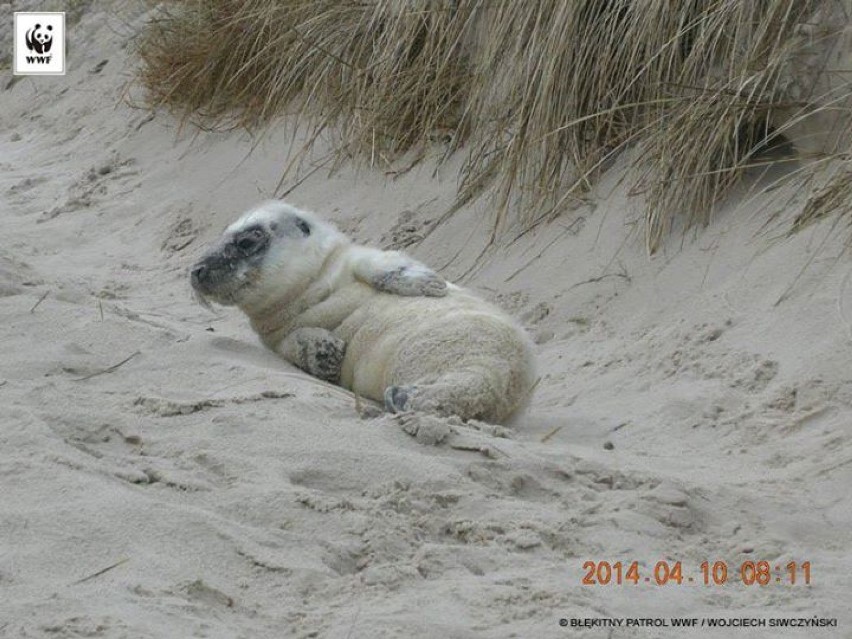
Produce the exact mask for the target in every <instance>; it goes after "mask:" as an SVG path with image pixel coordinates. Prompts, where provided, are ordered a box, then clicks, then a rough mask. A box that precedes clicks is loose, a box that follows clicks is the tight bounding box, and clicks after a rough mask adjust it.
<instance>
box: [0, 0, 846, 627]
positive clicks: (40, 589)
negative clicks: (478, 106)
mask: <svg viewBox="0 0 852 639" xmlns="http://www.w3.org/2000/svg"><path fill="white" fill-rule="evenodd" d="M4 15H5V14H4ZM144 19H145V14H144V11H143V10H142V9H141V8H135V5H132V4H131V3H127V4H125V5H122V10H121V11H120V12H116V11H115V7H112V6H110V7H108V8H101V7H100V6H99V5H98V4H97V3H94V4H93V5H92V6H91V7H90V8H89V10H88V11H86V12H85V13H83V15H82V17H81V19H80V21H79V22H73V23H70V24H69V38H72V37H73V40H72V44H73V45H74V46H69V55H68V74H67V75H66V76H64V77H51V78H34V77H21V78H13V77H12V76H11V73H10V72H9V71H8V70H4V71H2V72H0V211H1V212H2V220H3V223H4V228H3V233H2V239H0V316H2V320H0V384H2V386H0V404H2V412H0V540H2V542H0V592H2V597H0V636H3V637H10V638H12V637H14V638H18V637H42V636H50V637H81V636H86V637H110V638H111V637H116V638H118V637H134V638H135V637H191V636H197V637H216V638H219V637H221V638H232V637H246V638H249V637H251V638H257V637H339V638H341V639H342V638H346V637H352V638H355V637H365V638H366V637H370V638H374V637H453V638H462V637H494V638H503V637H524V638H527V637H536V638H538V637H561V636H572V637H634V636H637V637H639V636H647V637H673V636H684V635H685V634H686V632H684V631H677V630H673V629H671V628H669V629H660V628H657V629H654V628H651V629H644V630H633V631H626V630H614V631H612V633H611V634H607V633H608V632H609V631H608V630H603V629H579V630H578V629H573V630H571V629H566V628H562V627H560V626H559V623H558V620H559V619H560V618H599V617H657V616H659V617H674V616H684V617H689V616H694V617H699V616H716V617H725V618H727V617H748V616H762V617H797V616H801V617H808V618H810V617H812V616H814V615H817V616H821V617H834V618H838V619H839V628H835V629H825V630H821V631H820V633H821V634H819V636H824V637H849V636H852V634H850V633H852V626H850V623H852V617H850V616H849V612H848V602H849V600H850V597H851V596H852V578H850V574H852V553H850V550H852V498H850V487H852V435H850V428H849V423H850V417H852V384H851V383H850V382H852V379H851V378H850V375H852V373H850V366H849V361H850V354H851V353H850V344H851V343H852V342H850V340H852V288H850V285H849V275H848V274H849V264H848V256H847V255H845V254H844V252H843V251H844V248H845V247H844V242H845V237H843V235H842V234H841V233H839V232H838V230H837V229H835V228H834V227H833V226H832V223H833V222H832V220H828V221H826V222H824V223H822V224H817V225H815V226H814V227H812V228H811V229H809V230H806V231H804V232H802V233H799V234H798V235H796V236H794V237H792V238H785V237H782V238H781V239H774V240H772V239H771V238H770V237H769V236H767V235H766V234H760V233H759V231H760V230H761V229H762V228H763V226H764V224H765V222H766V220H767V219H768V217H769V215H770V214H771V213H779V214H780V215H781V216H782V217H783V216H789V215H792V214H793V212H794V211H793V210H792V209H790V207H789V206H787V207H786V210H785V208H784V204H782V203H785V202H786V201H787V200H789V199H790V198H793V202H794V203H795V202H796V201H797V200H796V199H795V198H796V197H797V195H796V194H795V193H792V192H790V191H788V190H785V189H784V188H781V189H777V190H775V191H773V192H772V193H770V194H767V195H765V196H762V197H761V198H746V197H742V198H737V197H736V196H735V197H734V198H732V200H731V201H732V204H731V205H729V206H727V207H726V208H725V209H724V210H722V211H720V213H719V215H718V217H717V219H716V221H715V222H714V223H713V224H712V225H711V226H710V227H709V228H707V229H704V230H701V231H700V232H697V233H694V234H688V235H687V236H685V238H684V240H683V241H682V242H680V241H678V240H677V239H675V240H674V241H671V242H669V244H668V246H667V247H666V248H665V249H664V250H663V251H662V254H660V255H658V256H655V257H654V258H653V259H649V258H648V257H647V256H646V254H645V251H644V247H643V244H642V241H641V237H639V231H638V230H637V229H638V223H637V220H638V217H639V216H640V215H641V210H640V203H639V202H638V201H637V200H635V199H628V197H627V194H626V193H625V188H626V187H625V186H624V185H623V184H622V183H621V182H620V180H619V178H620V177H621V175H623V171H624V167H623V166H622V165H621V164H617V165H616V166H614V167H612V168H611V169H610V170H609V172H608V173H607V175H606V176H605V177H604V179H603V181H602V182H601V183H600V184H599V185H598V186H597V187H596V191H595V192H594V193H593V194H592V196H593V197H592V198H590V205H589V206H588V207H586V208H584V209H581V210H580V211H579V212H578V216H577V217H575V218H573V220H574V221H573V222H572V220H568V219H560V220H556V221H554V222H552V223H550V224H547V225H542V226H540V227H539V228H537V229H536V230H535V231H534V232H532V233H529V234H527V235H524V236H523V237H522V238H520V239H519V240H517V241H515V242H512V243H509V242H506V245H505V246H504V247H502V248H499V249H492V250H490V251H489V252H488V253H486V255H485V257H484V258H482V259H480V260H478V261H477V260H476V258H477V256H478V255H479V253H480V249H481V248H482V247H484V245H485V243H486V242H487V239H488V234H487V232H486V229H487V226H488V217H487V212H488V210H487V209H488V206H489V203H488V201H487V199H485V200H482V201H480V202H477V203H474V204H471V205H469V206H467V207H466V208H464V209H462V210H461V211H459V212H458V213H457V214H456V215H455V216H453V217H452V218H451V219H450V220H449V221H447V222H445V223H443V224H441V225H439V226H437V227H435V226H434V224H433V222H434V221H435V220H436V219H437V218H438V217H439V216H440V215H441V214H442V213H443V212H444V211H445V210H447V208H448V207H449V205H450V204H451V202H452V200H453V197H454V193H455V190H454V189H455V174H454V167H456V165H455V164H454V160H451V161H450V162H449V163H448V164H445V165H442V167H441V168H440V169H439V170H438V171H437V175H433V171H434V170H435V167H434V165H431V164H430V163H425V164H423V165H421V166H419V167H417V168H415V169H414V170H412V171H411V172H409V173H407V174H405V175H402V176H400V177H399V178H397V179H390V178H388V177H387V176H385V175H383V174H382V173H381V172H379V171H371V170H369V169H363V168H362V169H356V168H344V169H342V170H340V171H338V172H336V173H334V174H331V175H330V174H329V172H328V171H325V170H319V171H316V172H315V173H313V174H312V175H310V176H307V171H308V168H309V167H308V168H306V169H305V170H304V171H302V173H301V174H300V176H298V179H301V178H302V177H304V178H305V179H304V181H302V182H301V183H300V184H299V185H298V186H297V187H296V188H295V189H294V190H293V191H292V193H290V195H288V198H289V199H290V200H291V201H293V202H294V203H295V204H297V205H299V206H303V207H305V208H309V209H314V210H316V211H319V212H321V213H323V214H325V215H326V216H328V217H330V218H331V219H334V220H335V221H336V222H337V223H338V224H339V225H340V227H341V228H342V229H344V230H345V231H346V232H347V233H349V234H350V235H351V236H352V237H354V238H355V239H356V240H358V241H360V242H364V243H367V244H371V245H375V246H384V247H390V246H394V247H400V246H403V247H407V250H409V251H411V252H412V254H413V255H415V256H416V257H417V258H418V259H420V260H422V261H424V262H426V263H428V264H430V265H432V266H434V267H436V268H439V269H440V270H441V272H442V273H443V274H444V275H445V276H446V277H447V278H448V279H451V280H456V281H460V282H462V283H464V284H465V285H466V286H470V287H472V288H474V289H476V290H478V291H480V292H481V293H482V294H483V295H485V296H487V297H489V298H490V299H492V300H494V301H496V302H497V303H498V304H500V305H501V306H503V307H504V308H506V309H507V310H508V311H509V312H511V313H513V314H514V315H515V316H517V317H518V318H520V319H521V321H522V322H524V323H525V324H526V326H527V327H528V329H529V330H530V332H531V334H532V335H533V336H534V338H535V339H536V342H537V344H538V356H539V358H540V368H541V373H542V379H541V382H540V383H539V385H538V388H537V391H536V395H535V397H534V400H533V402H532V406H531V408H530V411H529V413H528V415H526V416H525V417H524V418H523V419H522V420H520V422H519V423H518V424H517V425H516V426H515V427H514V428H512V429H508V430H507V429H495V428H487V427H485V426H477V425H476V424H472V425H464V424H461V423H458V422H452V421H451V422H450V423H449V426H450V430H451V433H450V436H449V438H448V439H447V440H446V441H445V442H444V443H443V444H441V445H438V446H424V445H422V444H420V443H418V441H417V440H416V439H414V438H412V437H410V436H409V435H407V434H406V433H405V432H403V431H402V430H401V429H400V428H399V426H398V424H397V423H396V422H395V421H394V420H393V419H392V418H390V417H381V418H377V419H361V418H360V417H359V415H358V414H357V412H356V409H355V402H354V400H353V398H352V397H351V395H350V394H349V393H347V392H345V391H343V390H341V389H337V388H334V387H331V386H328V385H326V384H324V383H320V382H318V381H316V380H313V379H310V378H308V377H306V376H305V375H303V374H302V373H300V372H299V371H297V370H296V369H294V368H292V367H291V366H289V365H288V364H286V363H285V362H283V361H281V360H280V359H278V358H277V357H275V356H274V355H273V354H271V353H269V352H267V351H266V350H264V348H263V347H262V346H261V345H260V344H259V342H258V341H257V340H256V338H255V336H254V334H253V333H252V332H251V330H250V329H249V327H248V326H247V324H246V322H245V321H244V318H243V317H242V315H241V314H240V313H238V312H236V311H233V310H228V309H225V310H220V311H216V312H214V313H211V312H210V311H208V310H206V309H204V308H202V307H200V306H198V305H197V304H196V303H195V302H194V301H193V299H192V297H191V295H190V289H189V284H188V280H187V277H186V273H187V268H188V266H189V265H190V264H191V263H192V262H193V260H194V259H195V258H196V257H197V256H198V255H199V254H200V252H201V251H202V249H203V247H204V244H205V243H206V242H208V241H211V240H212V239H213V238H215V237H216V236H217V235H218V234H219V233H220V231H221V229H222V228H223V227H224V226H225V225H226V224H227V223H229V222H230V221H232V220H233V219H234V218H235V217H236V216H237V214H238V213H239V212H240V211H242V210H243V209H245V208H246V207H247V206H250V205H252V204H253V203H255V202H256V201H258V200H261V199H264V198H266V197H269V196H271V195H272V194H273V192H274V191H275V187H276V185H277V184H278V180H279V178H280V175H281V170H282V167H283V166H284V164H285V163H286V159H287V155H288V149H290V148H291V145H292V139H293V138H292V132H291V131H289V130H288V129H287V123H286V121H285V122H284V123H282V124H281V125H279V126H278V127H277V128H274V129H272V130H270V131H269V132H268V133H267V134H265V135H264V136H263V139H252V138H251V137H249V136H248V135H246V134H243V133H239V132H232V133H205V132H200V131H195V130H192V129H191V127H190V128H185V129H183V130H178V128H177V123H176V122H175V121H174V120H173V119H172V118H171V117H170V116H169V115H168V114H167V113H161V112H158V113H156V114H155V115H154V116H153V117H152V116H151V115H150V114H149V113H148V112H147V111H144V110H140V109H135V108H132V107H131V106H128V104H126V103H124V102H120V101H119V98H120V97H121V95H123V92H124V91H125V89H126V86H127V85H126V83H127V82H128V81H129V80H131V78H132V75H133V68H134V64H135V61H134V58H133V57H132V47H130V46H128V42H129V41H130V39H131V38H132V36H133V34H134V33H135V32H136V30H138V29H139V28H140V27H141V25H142V24H143V21H144ZM83 43H89V44H87V45H86V46H83ZM134 90H135V89H131V96H132V95H133V91H134ZM297 140H298V136H297ZM440 151H441V150H440V149H437V148H436V152H435V155H436V156H438V155H440ZM320 155H321V152H318V156H320ZM459 161H460V160H459ZM296 181H297V178H296V177H293V178H291V182H290V183H288V184H295V183H296ZM844 231H845V229H844ZM779 300H780V301H779ZM663 559H664V560H668V561H672V562H673V561H677V560H680V561H682V562H683V566H684V571H686V570H688V571H689V575H690V576H694V577H695V578H696V580H697V579H698V577H699V576H700V572H699V568H698V566H699V564H700V563H701V562H702V561H705V560H710V561H715V560H724V561H727V562H728V563H729V564H730V565H731V566H739V565H740V563H741V562H743V561H747V560H753V561H758V560H766V561H769V562H771V563H772V564H773V565H781V566H783V565H785V564H786V563H788V562H790V561H796V562H806V561H809V562H811V566H812V573H813V583H812V585H811V586H809V587H807V586H803V585H795V586H791V585H787V584H770V585H767V586H765V587H758V586H745V585H743V584H740V583H728V584H726V585H724V586H703V585H699V584H697V583H695V584H686V583H684V584H682V585H680V586H678V585H674V584H669V585H667V586H655V585H649V584H644V583H640V584H638V585H636V586H633V585H624V586H614V585H610V586H583V585H581V580H582V577H583V574H584V571H583V569H582V564H583V562H584V561H587V560H596V561H598V560H608V561H613V562H614V561H618V560H620V561H623V562H625V563H629V562H631V561H634V560H635V561H638V562H639V565H640V567H641V569H642V570H643V571H644V572H643V574H650V573H651V571H653V567H654V565H655V563H656V562H657V561H658V560H663ZM101 571H103V572H101ZM99 573H100V574H99ZM787 632H788V633H789V636H805V635H804V634H802V633H804V632H806V631H804V630H801V629H800V630H798V631H792V630H790V631H787ZM723 633H724V631H717V633H716V634H715V635H714V634H713V633H710V632H703V633H696V634H697V636H727V635H725V634H723ZM742 636H749V637H763V636H765V637H775V636H780V635H779V634H778V633H777V631H774V630H770V629H768V628H764V629H751V630H749V631H748V634H747V635H746V634H745V632H742ZM783 636H788V635H787V634H784V635H783Z"/></svg>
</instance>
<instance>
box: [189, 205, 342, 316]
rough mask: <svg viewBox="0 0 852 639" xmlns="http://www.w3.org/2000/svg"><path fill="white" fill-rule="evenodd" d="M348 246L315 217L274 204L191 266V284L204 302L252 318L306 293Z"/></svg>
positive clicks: (253, 213) (250, 215) (245, 219)
mask: <svg viewBox="0 0 852 639" xmlns="http://www.w3.org/2000/svg"><path fill="white" fill-rule="evenodd" d="M344 242H346V239H345V238H344V236H343V235H342V234H341V233H340V232H339V231H337V229H335V228H334V227H333V226H331V225H330V224H328V223H326V222H323V221H322V220H320V219H318V218H317V217H316V216H314V215H312V214H310V213H308V212H306V211H301V210H299V209H297V208H295V207H293V206H290V205H289V204H287V203H285V202H282V201H280V200H270V201H268V202H264V203H263V204H261V205H259V206H257V207H255V208H254V209H252V210H250V211H248V212H247V213H245V214H244V215H243V216H242V217H240V219H239V220H237V221H236V222H234V223H233V224H231V225H230V226H229V227H228V228H227V229H225V233H224V234H223V235H222V237H221V239H220V240H219V241H218V242H217V243H216V244H215V245H214V246H213V247H212V248H211V249H209V250H208V251H207V252H206V253H205V254H204V256H203V257H202V258H201V259H200V260H199V261H198V262H196V263H195V265H194V266H193V267H192V269H191V271H190V281H191V283H192V288H193V289H194V291H195V293H196V295H197V296H198V298H199V300H200V301H201V302H202V303H204V304H207V303H209V302H210V301H213V302H216V303H218V304H223V305H226V306H233V305H237V306H239V307H240V308H242V309H243V310H244V311H246V312H248V313H249V314H251V311H252V310H256V309H262V308H265V307H268V306H269V305H271V304H281V303H286V302H287V300H288V299H290V298H292V297H293V296H294V294H298V293H300V292H302V291H303V290H304V289H305V288H307V286H308V285H309V284H310V283H311V282H312V281H313V280H314V279H315V278H316V276H317V275H318V274H319V272H320V271H321V270H322V267H323V264H324V263H325V259H326V257H327V256H328V254H329V253H330V252H331V251H332V250H333V249H334V247H335V246H336V245H338V244H340V243H344Z"/></svg>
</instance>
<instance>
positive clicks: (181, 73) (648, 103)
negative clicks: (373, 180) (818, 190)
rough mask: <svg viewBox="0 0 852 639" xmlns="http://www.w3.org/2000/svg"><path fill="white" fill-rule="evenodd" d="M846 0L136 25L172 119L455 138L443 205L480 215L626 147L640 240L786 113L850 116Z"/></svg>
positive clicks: (392, 6)
mask: <svg viewBox="0 0 852 639" xmlns="http://www.w3.org/2000/svg"><path fill="white" fill-rule="evenodd" d="M848 4H849V0H754V1H753V2H742V1H741V0H684V1H683V2H677V3H669V2H660V1H659V0H638V1H637V0H536V1H535V2H502V1H499V2H492V1H490V0H352V1H349V0H339V1H337V0H335V1H330V0H310V1H309V0H203V1H202V0H177V1H176V2H174V3H171V4H169V5H165V8H162V9H161V10H160V11H159V13H158V16H157V18H155V19H154V20H152V21H151V23H150V25H149V28H148V30H147V32H146V33H145V34H144V37H143V38H142V41H141V46H140V55H141V59H142V67H141V77H142V80H143V82H144V84H145V86H146V87H147V88H148V90H149V97H150V101H151V103H152V104H154V105H167V106H169V107H171V108H173V109H175V110H176V111H178V112H179V113H180V115H181V116H182V117H184V118H187V119H193V120H194V121H196V122H198V123H201V124H202V125H204V126H215V127H223V126H244V127H249V128H256V127H259V126H262V125H264V124H266V123H268V122H269V121H271V120H273V119H274V118H277V117H280V116H282V115H285V114H287V115H288V116H289V117H290V118H294V119H295V121H296V122H298V123H301V124H304V123H306V124H307V125H308V126H309V127H310V130H311V131H312V132H313V135H312V136H309V139H311V140H315V139H317V137H318V136H319V134H320V133H323V134H325V135H326V136H327V137H328V138H330V139H331V140H333V142H334V148H335V150H336V151H337V154H338V157H339V158H343V159H351V158H359V157H361V158H363V157H367V158H369V160H370V161H371V163H373V164H375V163H390V162H393V161H394V160H395V159H397V158H399V157H400V155H401V154H403V153H406V152H408V151H410V150H412V149H415V148H418V149H421V150H422V149H424V148H428V145H430V144H432V143H434V141H435V140H438V139H439V140H442V141H444V142H446V143H448V148H447V153H449V152H453V151H458V150H460V149H463V151H464V153H465V154H466V162H465V164H464V167H463V170H462V175H461V176H460V187H459V202H466V201H469V200H470V199H472V198H474V197H478V196H479V195H481V194H483V193H491V194H492V195H494V196H495V197H496V206H494V207H493V209H494V211H495V212H496V213H495V217H494V228H495V230H499V229H500V228H503V227H504V226H505V225H506V224H507V223H514V224H518V225H520V226H521V227H522V228H529V227H530V226H532V225H534V224H535V223H537V222H538V221H539V220H541V219H545V218H547V217H548V216H552V215H556V214H560V213H564V212H565V211H566V210H567V209H571V208H572V207H573V206H574V205H575V204H576V203H578V202H583V201H584V194H585V193H586V192H587V191H588V190H589V189H590V188H591V187H592V186H593V185H594V183H595V181H596V179H597V177H598V176H599V175H600V174H601V173H602V171H603V170H605V169H606V168H607V167H609V166H610V165H611V164H612V162H613V161H614V160H615V159H616V157H618V156H619V155H620V154H622V153H623V152H624V151H626V150H630V151H631V153H630V155H629V157H630V168H631V169H632V175H633V178H632V179H633V180H634V188H633V190H632V192H633V193H641V194H642V196H643V197H644V201H643V204H644V207H645V211H646V215H645V221H646V224H645V229H646V232H645V237H646V241H647V246H648V249H649V250H650V251H651V252H653V251H655V250H657V248H658V247H659V246H660V244H661V242H662V241H663V240H664V238H665V237H666V236H667V235H668V233H669V232H670V230H671V229H672V228H673V227H674V226H675V224H674V222H675V221H676V220H679V219H680V220H682V221H683V225H681V226H689V225H696V224H705V223H707V222H708V221H709V220H710V219H711V217H712V213H713V210H714V207H715V206H716V205H717V203H718V202H719V200H720V198H722V197H723V196H724V195H725V193H726V192H728V191H729V189H730V188H731V187H732V186H733V185H734V184H736V183H737V182H738V181H740V180H742V179H743V177H744V176H746V175H747V174H748V171H749V169H751V168H753V167H754V166H755V165H759V164H761V163H762V162H768V161H769V160H767V159H766V152H767V150H771V149H776V150H777V149H780V148H787V149H793V150H795V145H791V144H789V141H788V139H787V133H788V129H791V128H796V129H797V130H798V129H801V128H802V125H803V123H807V121H808V119H809V118H810V117H811V116H817V115H819V114H820V113H821V112H822V111H824V110H825V109H829V108H830V109H832V110H834V111H841V112H843V117H846V119H847V121H852V99H850V96H852V88H850V87H852V84H850V76H849V75H848V73H847V75H843V74H842V72H838V74H835V76H833V80H832V86H831V89H830V91H822V90H820V89H821V86H820V85H819V83H818V82H817V81H816V78H817V77H824V76H825V70H826V68H827V67H826V65H829V66H830V64H831V61H830V60H829V58H830V56H828V54H827V52H829V51H830V50H831V48H832V47H835V46H837V41H838V34H840V33H842V31H843V29H844V28H847V27H848V25H849V19H850V18H849V14H850V9H852V7H847V6H846V5H848ZM815 51H816V52H817V53H814V52H815ZM820 55H821V56H822V58H820ZM815 58H820V59H823V58H824V60H823V62H825V64H823V66H822V67H820V66H819V64H822V63H821V62H819V60H817V62H814V59H815ZM803 60H804V61H805V62H807V63H805V62H803ZM841 120H842V118H841V119H840V120H837V121H841ZM307 148H308V147H306V150H307ZM833 152H834V153H837V154H842V153H844V152H848V148H846V149H835V150H834V151H833ZM775 159H777V158H775ZM773 161H774V160H773Z"/></svg>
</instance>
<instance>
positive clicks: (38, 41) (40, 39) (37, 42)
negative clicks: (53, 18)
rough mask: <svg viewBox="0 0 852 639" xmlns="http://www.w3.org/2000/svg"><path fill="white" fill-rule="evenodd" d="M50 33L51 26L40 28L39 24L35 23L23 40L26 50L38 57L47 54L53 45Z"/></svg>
mask: <svg viewBox="0 0 852 639" xmlns="http://www.w3.org/2000/svg"><path fill="white" fill-rule="evenodd" d="M52 32H53V26H52V25H47V26H46V27H42V26H41V24H39V23H36V25H35V26H34V27H33V28H32V29H28V30H27V35H26V38H25V40H24V41H25V42H26V45H27V49H29V50H30V51H34V52H35V53H38V54H40V55H41V54H45V53H49V52H50V47H51V45H52V44H53V33H52Z"/></svg>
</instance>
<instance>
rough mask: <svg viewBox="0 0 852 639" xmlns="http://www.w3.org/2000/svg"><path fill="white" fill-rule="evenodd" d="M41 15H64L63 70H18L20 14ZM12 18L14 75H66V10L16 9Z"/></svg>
mask: <svg viewBox="0 0 852 639" xmlns="http://www.w3.org/2000/svg"><path fill="white" fill-rule="evenodd" d="M34 14H35V15H41V16H62V70H61V71H26V72H20V71H18V25H17V22H18V15H24V16H26V15H30V16H31V15H34ZM13 15H14V18H12V75H21V76H24V75H65V54H66V53H67V50H66V47H65V42H66V37H67V31H66V30H65V12H64V11H15V12H14V14H13Z"/></svg>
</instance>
